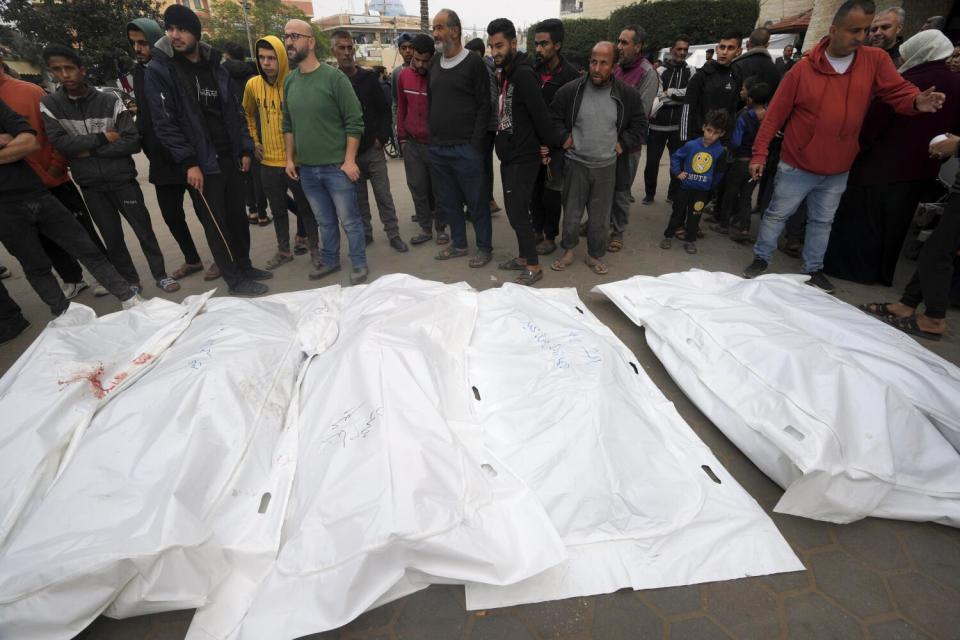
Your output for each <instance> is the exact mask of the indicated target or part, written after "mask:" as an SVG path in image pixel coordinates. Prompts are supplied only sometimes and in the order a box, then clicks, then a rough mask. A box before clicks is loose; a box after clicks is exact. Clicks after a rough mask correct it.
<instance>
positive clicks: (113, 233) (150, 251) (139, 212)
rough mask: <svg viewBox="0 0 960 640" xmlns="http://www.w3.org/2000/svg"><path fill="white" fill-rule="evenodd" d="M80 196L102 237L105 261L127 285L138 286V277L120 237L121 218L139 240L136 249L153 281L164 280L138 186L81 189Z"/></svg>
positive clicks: (155, 242)
mask: <svg viewBox="0 0 960 640" xmlns="http://www.w3.org/2000/svg"><path fill="white" fill-rule="evenodd" d="M83 197H84V199H86V201H87V206H88V207H89V208H90V215H91V216H92V217H93V220H94V222H96V223H97V227H98V228H99V229H100V233H102V234H103V240H104V243H106V245H107V258H109V259H110V262H111V264H113V266H114V267H116V268H117V271H119V272H120V274H121V275H122V276H123V277H124V278H126V279H127V282H129V283H130V284H131V285H138V286H139V285H140V276H139V275H138V274H137V268H136V267H134V266H133V259H132V258H131V257H130V252H129V251H128V250H127V243H126V241H125V240H124V238H123V223H122V222H121V221H120V218H121V216H123V218H125V219H126V221H127V222H128V223H129V224H130V227H131V228H132V229H133V232H134V234H136V236H137V240H139V241H140V248H141V249H143V254H144V255H145V256H146V258H147V264H148V265H149V267H150V273H151V274H152V275H153V279H154V280H157V281H159V280H160V279H161V278H165V277H166V275H167V270H166V267H165V266H164V264H163V252H162V251H160V244H159V243H158V242H157V236H156V235H154V233H153V225H152V224H151V223H150V212H149V211H147V206H146V205H145V204H144V202H143V192H142V191H140V185H139V184H137V183H136V182H130V183H127V184H125V185H122V186H120V187H117V188H114V189H111V190H109V191H101V190H99V189H90V188H84V190H83ZM101 284H103V283H101Z"/></svg>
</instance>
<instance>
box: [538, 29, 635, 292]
mask: <svg viewBox="0 0 960 640" xmlns="http://www.w3.org/2000/svg"><path fill="white" fill-rule="evenodd" d="M614 56H615V49H614V46H613V43H611V42H599V43H597V44H596V45H595V46H594V47H593V51H592V52H591V54H590V73H589V74H588V75H585V76H584V77H583V78H581V79H580V80H578V81H576V82H568V83H567V84H566V85H564V86H563V87H561V89H560V90H559V91H558V92H557V95H556V97H555V98H554V99H553V103H552V104H551V105H550V115H551V117H552V118H553V121H554V126H556V127H557V128H558V129H559V130H560V134H561V135H560V137H561V138H563V139H564V143H563V148H564V149H566V150H567V152H566V154H565V156H564V157H563V163H564V168H563V240H562V244H563V248H564V252H563V256H561V257H560V259H559V260H555V261H554V262H553V264H552V265H550V268H551V269H553V270H554V271H563V270H565V269H566V268H567V267H569V266H570V265H571V264H573V257H574V255H573V250H574V248H575V247H576V246H577V244H579V242H580V233H579V231H580V219H581V218H582V217H583V211H584V209H586V210H587V256H586V259H585V262H586V264H587V266H588V267H590V270H591V271H593V272H594V273H595V274H597V275H604V274H606V273H608V269H607V266H606V265H605V264H604V263H603V262H602V259H603V256H604V255H605V254H606V251H607V242H608V240H609V233H610V231H609V225H610V206H611V203H612V200H613V193H614V191H616V190H622V189H626V188H628V187H629V184H630V168H629V165H628V161H627V156H626V155H625V151H626V150H627V149H630V148H633V147H636V146H637V145H638V144H640V142H641V141H642V140H643V135H644V132H645V131H646V129H647V118H646V113H645V112H644V110H643V103H642V102H641V101H640V94H639V93H637V92H636V91H635V90H633V89H631V88H630V87H628V86H627V85H625V84H624V83H622V82H620V81H619V80H617V79H616V78H614V77H613V61H614ZM551 164H554V163H553V162H552V161H551ZM554 170H559V167H557V168H555V169H554Z"/></svg>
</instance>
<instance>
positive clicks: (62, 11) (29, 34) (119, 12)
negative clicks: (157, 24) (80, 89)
mask: <svg viewBox="0 0 960 640" xmlns="http://www.w3.org/2000/svg"><path fill="white" fill-rule="evenodd" d="M158 10H159V4H158V3H157V2H155V1H154V0H109V1H105V0H69V1H62V0H5V1H4V2H0V20H2V21H3V22H6V23H8V24H13V25H15V27H16V29H17V31H18V32H19V33H20V34H22V35H23V37H24V38H26V39H27V40H29V41H32V42H34V43H36V44H37V45H40V46H45V45H48V44H53V43H59V44H65V45H68V46H73V47H77V48H78V49H80V51H81V53H82V55H83V56H84V58H85V59H86V61H87V66H88V73H89V74H90V76H91V79H92V80H93V81H94V82H98V83H102V82H112V80H113V79H115V78H116V77H117V76H118V75H119V74H120V72H121V71H122V70H124V69H126V68H128V67H129V65H130V58H129V55H128V50H129V46H128V44H127V34H126V32H125V31H124V27H125V26H126V24H127V23H128V22H129V21H130V20H132V19H134V18H138V17H141V16H147V17H150V18H156V17H157V13H158Z"/></svg>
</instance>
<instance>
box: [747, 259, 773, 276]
mask: <svg viewBox="0 0 960 640" xmlns="http://www.w3.org/2000/svg"><path fill="white" fill-rule="evenodd" d="M769 266H770V265H769V264H768V263H767V261H766V260H762V259H760V258H754V259H753V262H751V263H750V266H748V267H747V268H746V269H744V270H743V277H744V278H747V279H748V280H749V279H750V278H756V277H757V276H758V275H760V274H761V273H763V272H764V271H766V270H767V267H769Z"/></svg>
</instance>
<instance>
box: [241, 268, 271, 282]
mask: <svg viewBox="0 0 960 640" xmlns="http://www.w3.org/2000/svg"><path fill="white" fill-rule="evenodd" d="M243 277H244V278H246V279H247V280H269V279H270V278H272V277H273V273H271V272H270V271H265V270H263V269H257V268H256V267H250V268H249V269H247V270H246V271H244V272H243Z"/></svg>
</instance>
